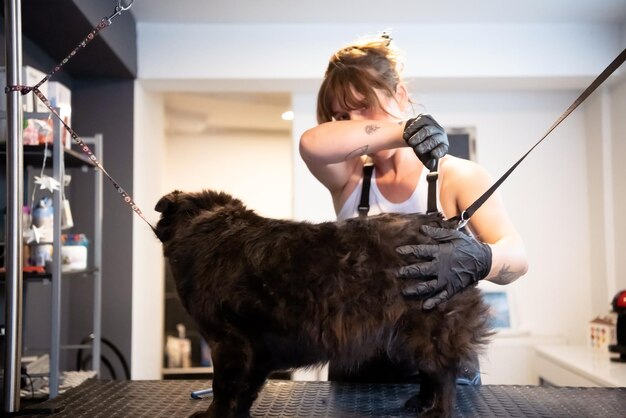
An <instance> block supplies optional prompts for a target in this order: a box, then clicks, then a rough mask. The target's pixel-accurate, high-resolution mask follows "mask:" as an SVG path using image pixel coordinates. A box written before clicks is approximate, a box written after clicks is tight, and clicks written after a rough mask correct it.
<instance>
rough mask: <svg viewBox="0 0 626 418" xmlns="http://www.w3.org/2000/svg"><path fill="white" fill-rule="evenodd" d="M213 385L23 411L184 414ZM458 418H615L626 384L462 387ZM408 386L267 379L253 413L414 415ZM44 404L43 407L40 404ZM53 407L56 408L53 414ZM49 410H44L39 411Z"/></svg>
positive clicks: (111, 387)
mask: <svg viewBox="0 0 626 418" xmlns="http://www.w3.org/2000/svg"><path fill="white" fill-rule="evenodd" d="M209 385H210V382H207V381H194V380H164V381H103V380H95V379H91V380H88V381H87V382H85V383H83V384H82V385H80V386H78V387H77V388H74V389H72V390H70V391H68V392H66V393H65V394H63V395H61V396H59V397H58V398H56V399H53V400H50V401H47V402H44V403H42V404H37V405H32V406H31V407H30V408H38V409H40V411H35V410H30V411H29V409H28V408H25V409H24V410H22V412H21V414H20V415H21V416H33V417H43V416H49V417H55V418H56V417H89V418H95V417H102V418H104V417H106V418H113V417H146V418H147V417H150V418H155V417H168V418H169V417H187V416H189V415H190V414H192V413H193V412H196V411H203V410H205V409H206V408H207V407H208V406H209V404H210V402H211V399H210V397H208V398H206V399H201V400H194V399H191V398H190V393H191V392H192V391H196V390H200V389H204V388H207V387H209ZM458 388H459V390H458V396H457V405H456V411H455V416H456V417H493V416H501V417H550V418H555V417H557V418H558V417H581V418H582V417H602V418H605V417H618V416H624V411H626V388H554V387H539V386H490V385H484V386H481V387H473V386H459V387H458ZM417 390H418V385H413V384H379V385H368V384H358V385H357V384H338V383H329V382H292V381H277V380H270V381H269V382H268V383H267V384H266V385H265V387H264V389H263V391H262V392H261V394H260V395H259V398H258V399H257V401H256V402H255V404H254V407H253V409H252V414H251V415H252V417H283V418H296V417H302V418H304V417H306V418H311V417H341V418H357V417H414V416H415V414H412V413H410V412H408V411H406V410H405V409H404V408H403V405H404V402H405V401H406V399H408V398H409V397H411V396H412V395H413V394H414V393H415V392H417ZM42 408H43V409H47V411H45V410H44V411H42V410H41V409H42ZM55 411H56V412H55ZM42 412H47V413H48V414H47V415H41V413H42Z"/></svg>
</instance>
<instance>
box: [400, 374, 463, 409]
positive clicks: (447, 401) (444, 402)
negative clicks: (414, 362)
mask: <svg viewBox="0 0 626 418" xmlns="http://www.w3.org/2000/svg"><path fill="white" fill-rule="evenodd" d="M456 374H457V368H456V367H455V368H448V369H440V370H438V371H437V372H436V373H429V374H427V375H423V377H425V378H426V382H422V380H420V393H419V395H418V396H419V397H420V401H421V399H422V390H425V392H424V394H423V397H424V403H421V410H418V412H419V413H418V416H419V417H422V418H425V417H433V418H434V417H437V418H448V417H451V416H452V413H453V411H454V407H455V404H456ZM420 379H421V378H420ZM423 383H426V386H422V385H423ZM409 401H410V400H409Z"/></svg>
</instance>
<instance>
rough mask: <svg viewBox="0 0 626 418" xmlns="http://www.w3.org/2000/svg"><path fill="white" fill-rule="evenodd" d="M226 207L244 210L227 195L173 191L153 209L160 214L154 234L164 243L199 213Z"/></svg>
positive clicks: (207, 191)
mask: <svg viewBox="0 0 626 418" xmlns="http://www.w3.org/2000/svg"><path fill="white" fill-rule="evenodd" d="M226 207H228V208H232V209H235V208H236V209H245V207H244V205H243V203H242V202H241V201H240V200H239V199H235V198H233V197H232V196H231V195H229V194H227V193H223V192H215V191H212V190H203V191H201V192H195V193H185V192H181V191H179V190H175V191H173V192H171V193H169V194H166V195H165V196H163V197H162V198H161V199H160V200H159V201H158V202H157V204H156V206H155V207H154V210H156V211H157V212H159V213H161V218H160V219H159V222H158V223H157V225H156V228H155V231H154V232H155V234H156V236H157V237H158V238H159V240H161V242H163V243H166V242H167V241H168V240H170V239H171V238H172V236H173V234H174V233H175V232H176V229H177V228H179V227H180V226H182V225H183V224H185V223H188V222H190V221H191V220H192V219H193V218H194V217H195V216H197V215H198V214H199V213H201V212H205V211H209V212H213V211H216V210H219V209H221V208H226Z"/></svg>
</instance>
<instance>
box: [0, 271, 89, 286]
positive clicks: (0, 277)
mask: <svg viewBox="0 0 626 418" xmlns="http://www.w3.org/2000/svg"><path fill="white" fill-rule="evenodd" d="M97 272H98V269H86V270H71V271H63V272H62V273H63V277H76V276H83V277H86V276H91V275H93V274H95V273H97ZM23 277H24V280H27V281H37V280H51V279H52V274H51V273H24V275H23ZM4 278H5V272H0V283H4Z"/></svg>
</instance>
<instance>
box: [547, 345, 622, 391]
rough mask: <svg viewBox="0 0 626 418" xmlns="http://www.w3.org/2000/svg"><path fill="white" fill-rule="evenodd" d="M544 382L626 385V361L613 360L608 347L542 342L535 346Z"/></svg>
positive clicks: (565, 384)
mask: <svg viewBox="0 0 626 418" xmlns="http://www.w3.org/2000/svg"><path fill="white" fill-rule="evenodd" d="M535 362H536V369H537V374H538V376H539V380H540V382H541V383H542V384H546V385H552V386H579V387H626V363H617V362H613V361H611V358H610V356H609V352H608V351H606V350H594V349H592V348H589V347H587V346H583V345H565V344H560V345H541V346H538V347H536V348H535Z"/></svg>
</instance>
